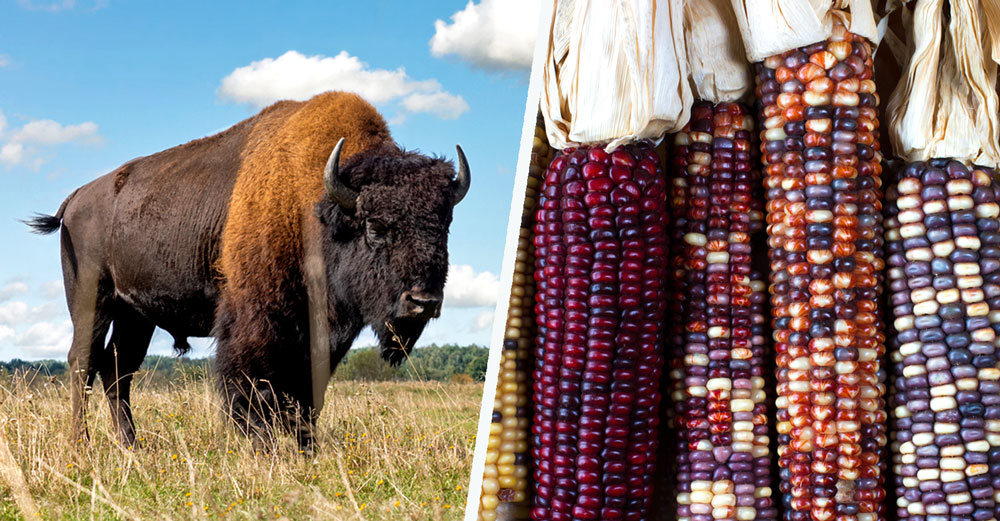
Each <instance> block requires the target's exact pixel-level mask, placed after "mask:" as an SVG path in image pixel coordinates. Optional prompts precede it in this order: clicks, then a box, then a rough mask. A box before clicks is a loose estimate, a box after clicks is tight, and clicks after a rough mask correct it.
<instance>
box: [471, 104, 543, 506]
mask: <svg viewBox="0 0 1000 521" xmlns="http://www.w3.org/2000/svg"><path fill="white" fill-rule="evenodd" d="M550 155H551V149H550V148H549V145H548V142H547V141H546V140H545V127H544V122H543V121H542V119H541V118H540V117H539V119H538V121H537V123H536V125H535V138H534V141H533V143H532V148H531V162H530V164H529V166H528V181H527V188H526V190H527V191H526V193H525V197H524V213H523V214H522V216H521V230H520V235H519V236H518V239H517V255H516V258H515V260H514V277H513V284H512V287H511V292H510V305H509V307H508V311H507V323H506V326H507V327H506V331H505V333H504V338H503V350H502V351H501V352H500V371H499V373H498V375H497V390H496V398H495V399H494V402H493V418H492V423H491V424H490V434H489V440H487V451H486V460H485V464H484V467H483V490H482V494H481V495H480V506H479V520H480V521H496V520H500V521H508V520H522V519H528V517H529V512H528V508H529V504H530V502H529V501H527V492H528V435H529V432H530V420H531V418H530V412H531V407H530V406H529V403H528V401H529V399H530V397H531V370H532V358H533V350H534V340H535V334H536V327H535V308H534V307H535V281H534V271H535V253H534V245H533V244H532V238H531V237H532V231H533V228H534V222H535V219H534V217H535V208H536V206H537V205H538V196H539V193H538V191H539V188H540V186H541V184H542V174H543V172H544V171H545V167H546V165H548V163H549V156H550Z"/></svg>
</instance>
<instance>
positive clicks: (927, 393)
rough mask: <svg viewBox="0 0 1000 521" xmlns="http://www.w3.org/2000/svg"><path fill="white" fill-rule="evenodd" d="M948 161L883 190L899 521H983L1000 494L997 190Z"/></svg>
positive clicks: (903, 175) (911, 171)
mask: <svg viewBox="0 0 1000 521" xmlns="http://www.w3.org/2000/svg"><path fill="white" fill-rule="evenodd" d="M994 177H995V174H994V172H993V171H992V170H991V169H989V168H984V167H978V166H974V167H972V168H969V167H966V166H965V165H963V164H962V163H960V162H958V161H954V160H948V159H932V160H930V161H928V162H916V163H911V164H909V165H907V166H906V167H905V168H902V169H901V170H900V172H899V173H898V180H897V182H895V183H893V184H892V186H890V187H889V190H888V200H889V204H888V209H887V215H888V221H887V224H888V230H887V233H886V239H887V241H888V250H889V265H890V269H889V279H890V290H891V291H892V293H891V304H892V316H893V319H894V322H893V325H894V328H893V329H894V333H895V334H894V335H893V338H892V341H891V344H890V347H891V350H890V353H891V357H892V361H893V362H894V370H893V375H892V376H893V384H894V387H895V393H893V394H894V404H893V405H894V411H895V413H894V417H895V418H894V419H895V425H894V428H893V461H894V470H895V474H896V495H897V500H896V506H897V510H896V512H897V517H898V518H899V519H912V520H920V521H925V520H926V521H933V520H937V519H949V520H950V519H974V520H990V519H995V518H996V515H997V512H996V510H997V500H996V495H997V494H998V491H1000V488H998V485H1000V448H998V447H1000V381H998V380H1000V369H998V367H997V365H998V357H997V333H998V331H1000V221H998V220H997V218H998V216H1000V205H998V203H1000V185H998V184H997V183H996V181H995V179H994Z"/></svg>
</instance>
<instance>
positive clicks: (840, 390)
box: [757, 23, 886, 521]
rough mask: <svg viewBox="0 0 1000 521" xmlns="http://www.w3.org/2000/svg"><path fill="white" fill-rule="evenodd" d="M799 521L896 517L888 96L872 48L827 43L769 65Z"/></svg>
mask: <svg viewBox="0 0 1000 521" xmlns="http://www.w3.org/2000/svg"><path fill="white" fill-rule="evenodd" d="M757 97H758V100H759V103H760V110H761V121H762V122H763V124H764V129H763V130H762V138H763V143H762V151H763V153H764V156H763V160H764V165H765V189H766V191H767V194H766V195H767V200H768V202H767V232H768V243H769V257H770V262H771V276H770V281H771V285H770V291H771V304H772V317H773V326H774V340H775V351H776V354H777V356H776V365H777V377H778V383H777V394H778V397H777V400H776V404H777V408H778V411H777V420H778V423H777V431H778V436H777V437H778V463H779V467H780V477H781V484H780V490H781V493H782V501H783V503H784V506H785V518H786V519H787V520H789V521H807V520H809V519H812V520H815V521H827V520H832V519H834V518H836V519H838V520H851V521H854V520H856V521H877V520H879V519H882V518H884V507H883V506H882V500H883V499H884V498H885V490H884V487H883V480H884V472H883V468H882V467H883V463H882V462H881V460H882V454H883V447H884V445H885V443H886V435H885V420H886V413H885V410H884V403H883V395H884V388H885V385H884V378H885V374H884V372H883V371H882V370H881V368H880V365H879V359H880V357H881V356H882V355H883V354H884V344H883V343H884V334H883V333H882V331H881V326H882V324H881V320H880V314H879V293H880V284H879V282H880V273H881V269H882V267H883V262H882V259H881V253H880V251H881V241H882V239H881V236H882V233H881V226H882V223H881V201H880V186H881V181H880V176H881V167H880V164H879V161H880V159H881V154H880V153H879V148H878V139H877V129H878V113H877V107H878V95H877V94H876V92H875V83H874V81H873V80H872V60H871V46H870V45H869V43H868V42H867V41H866V40H865V39H864V38H861V37H859V36H857V35H854V34H851V33H849V32H847V31H846V30H845V28H844V27H843V26H842V25H840V24H839V23H835V24H834V29H833V36H832V37H831V38H830V39H829V40H828V41H825V42H820V43H817V44H814V45H810V46H808V47H804V48H800V49H795V50H792V51H789V52H787V53H784V54H781V55H777V56H770V57H768V58H766V59H765V60H764V62H763V63H761V64H758V65H757Z"/></svg>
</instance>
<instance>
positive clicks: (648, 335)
mask: <svg viewBox="0 0 1000 521" xmlns="http://www.w3.org/2000/svg"><path fill="white" fill-rule="evenodd" d="M664 183H665V181H664V178H663V175H662V172H661V168H660V163H659V158H658V157H657V155H656V152H655V150H654V149H653V147H652V146H651V145H650V144H649V143H646V142H642V143H639V144H635V145H627V146H623V147H621V148H619V149H617V150H615V151H614V152H613V153H611V154H608V153H606V152H605V151H604V150H603V148H602V147H600V146H595V147H580V148H571V149H566V150H563V151H562V152H561V153H560V154H558V155H557V156H556V157H555V158H554V159H553V160H552V162H551V163H550V165H549V169H548V171H547V172H546V177H545V180H544V183H543V185H542V191H541V200H540V205H541V206H540V208H539V210H538V213H537V216H536V226H535V254H536V269H535V280H536V282H537V291H538V292H537V294H536V302H537V306H536V316H537V317H538V318H537V320H538V327H539V335H538V342H537V347H536V360H535V364H536V365H535V371H534V391H535V392H534V400H533V403H534V407H535V415H534V424H533V426H532V434H533V436H532V441H533V447H532V457H533V459H534V462H535V465H536V467H535V471H534V478H535V483H534V486H535V489H534V492H535V497H534V504H535V506H534V508H533V509H532V512H531V516H532V518H533V519H535V520H537V521H542V520H545V521H549V520H552V521H560V520H570V519H585V520H592V519H603V520H613V519H627V520H635V521H638V520H641V519H643V518H644V517H645V513H646V511H647V509H648V508H649V505H650V500H651V495H652V488H653V487H652V482H651V480H652V476H653V470H654V467H655V459H656V450H657V438H656V435H657V426H658V423H659V416H658V408H659V401H660V393H659V388H658V387H659V382H660V375H661V371H662V370H661V366H662V363H663V355H662V344H663V322H664V318H665V317H664V314H665V309H666V293H665V287H664V285H665V279H666V263H667V246H666V233H665V232H666V230H665V227H666V224H667V213H666V203H665V186H664Z"/></svg>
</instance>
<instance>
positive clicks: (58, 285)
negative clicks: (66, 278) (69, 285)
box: [38, 280, 65, 299]
mask: <svg viewBox="0 0 1000 521" xmlns="http://www.w3.org/2000/svg"><path fill="white" fill-rule="evenodd" d="M38 292H39V293H41V295H42V297H44V298H47V299H58V298H61V297H62V296H63V295H64V294H65V293H64V292H63V281H61V280H50V281H48V282H43V283H42V285H41V287H39V288H38Z"/></svg>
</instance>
